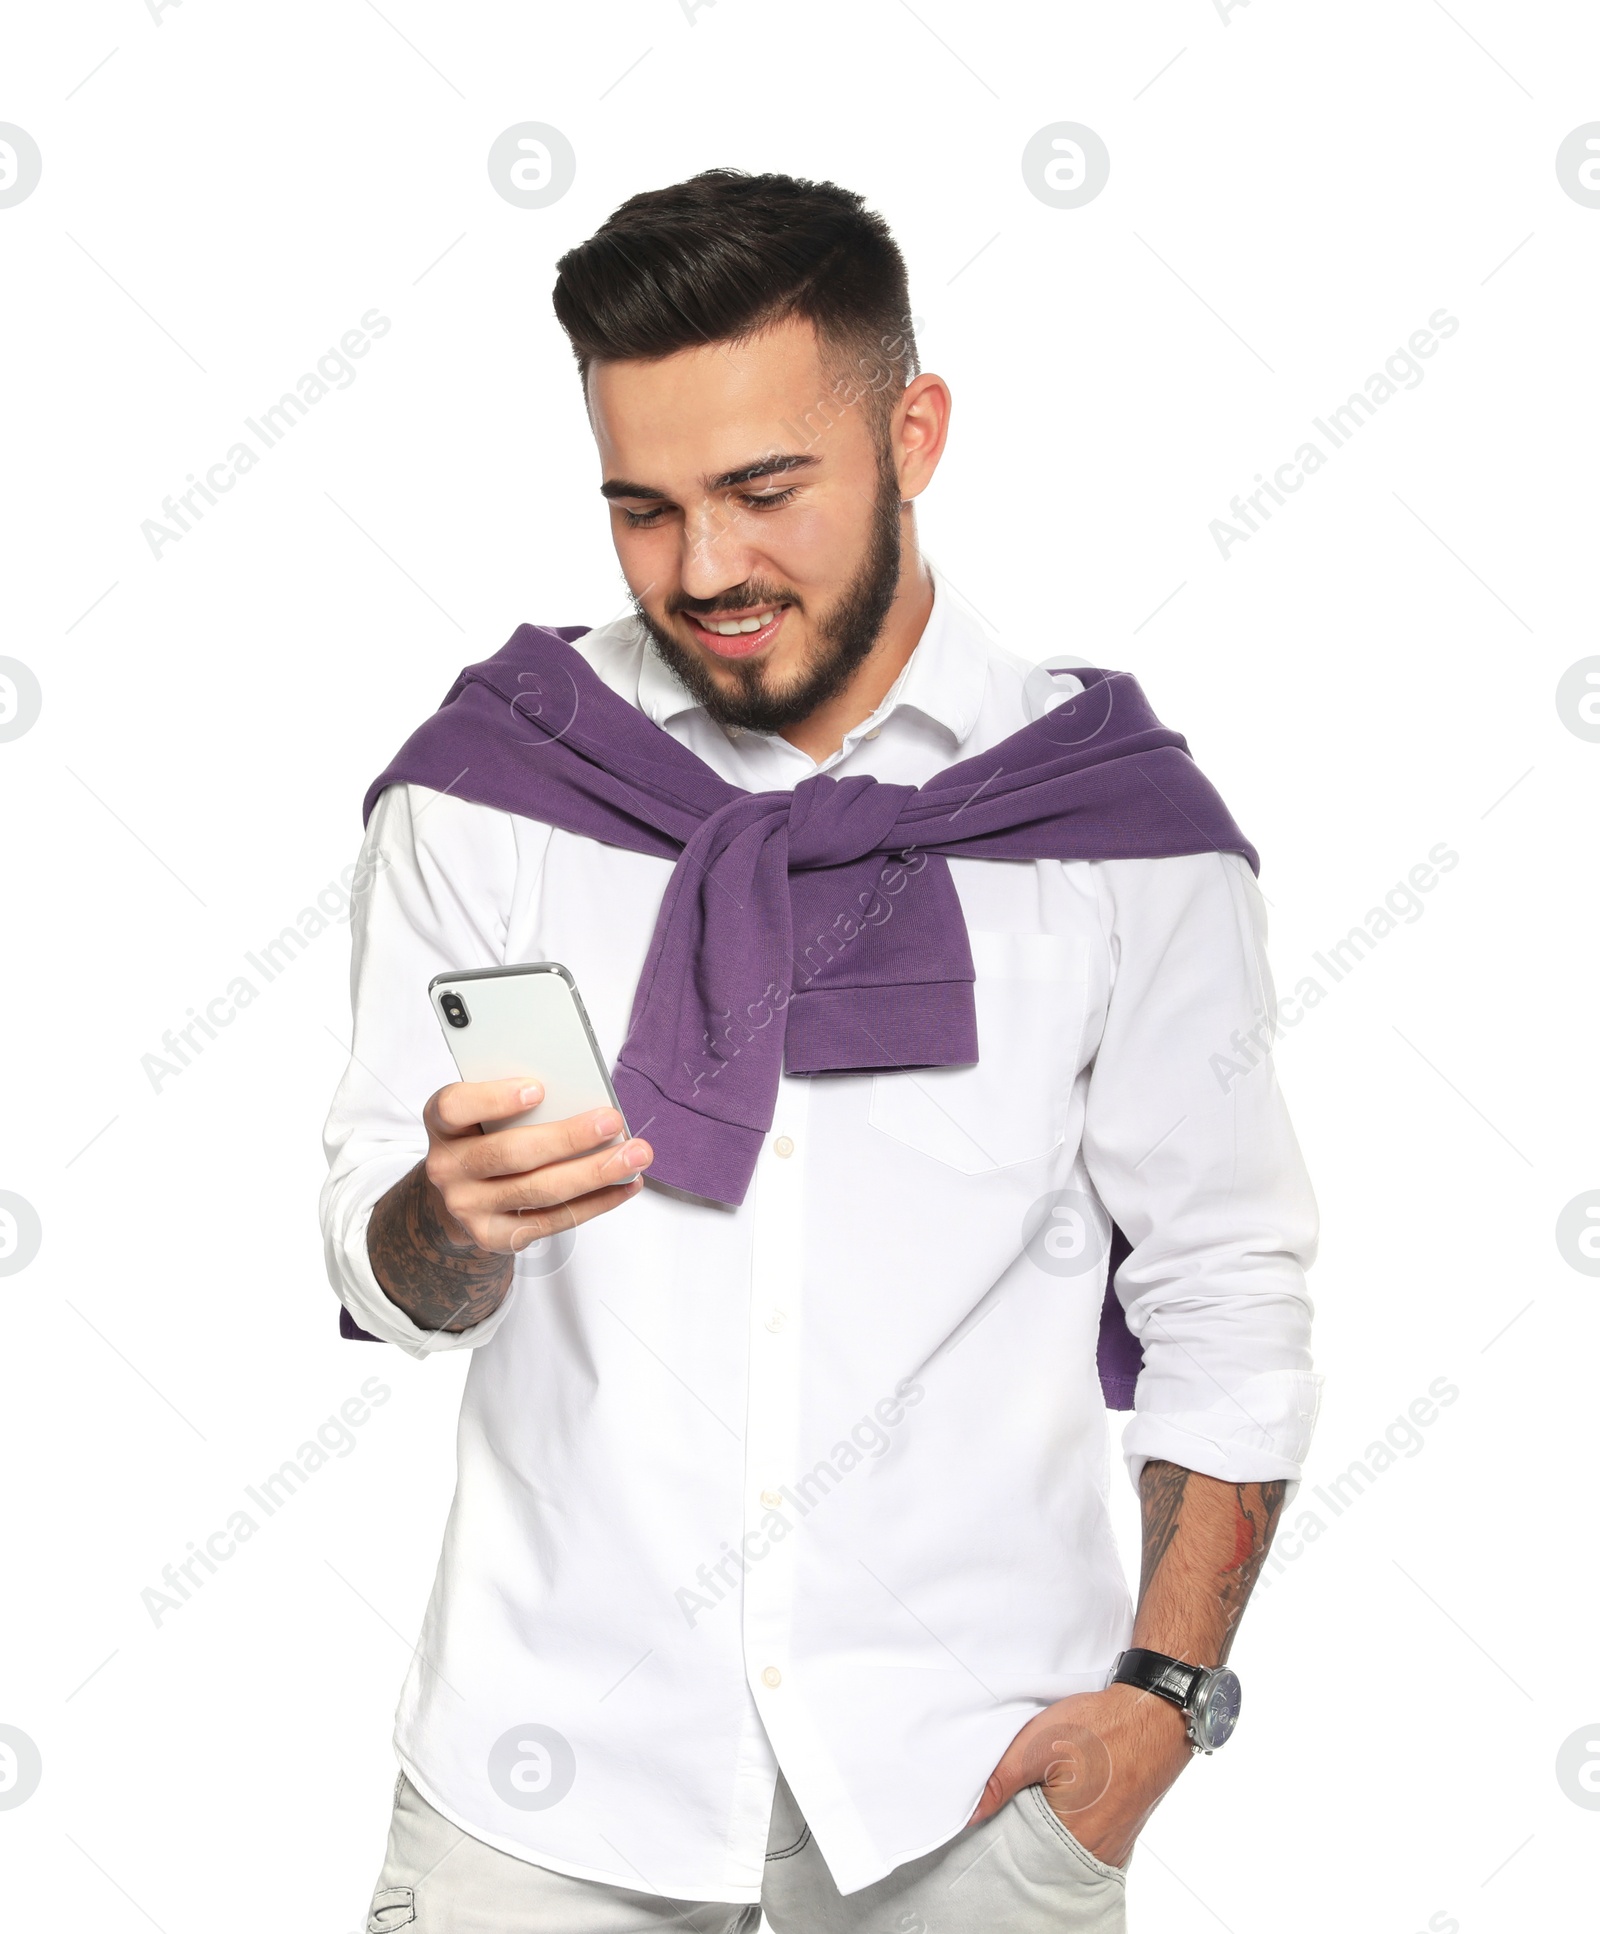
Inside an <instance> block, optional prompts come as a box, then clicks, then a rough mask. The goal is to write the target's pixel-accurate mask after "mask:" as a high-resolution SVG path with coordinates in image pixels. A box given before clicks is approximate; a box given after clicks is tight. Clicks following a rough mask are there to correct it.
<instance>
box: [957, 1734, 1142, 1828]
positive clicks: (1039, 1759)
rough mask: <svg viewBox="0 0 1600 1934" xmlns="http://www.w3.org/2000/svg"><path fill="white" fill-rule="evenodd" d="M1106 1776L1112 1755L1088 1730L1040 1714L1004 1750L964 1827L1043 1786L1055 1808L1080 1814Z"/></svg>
mask: <svg viewBox="0 0 1600 1934" xmlns="http://www.w3.org/2000/svg"><path fill="white" fill-rule="evenodd" d="M1110 1778H1111V1754H1110V1751H1109V1750H1108V1748H1107V1746H1106V1742H1105V1741H1104V1740H1103V1739H1102V1738H1101V1736H1100V1735H1099V1733H1097V1732H1096V1731H1095V1730H1094V1728H1093V1727H1092V1726H1085V1725H1083V1724H1081V1723H1079V1722H1075V1721H1073V1720H1071V1719H1068V1718H1066V1717H1065V1716H1064V1715H1061V1714H1052V1713H1048V1712H1045V1713H1041V1714H1040V1715H1039V1717H1038V1718H1037V1719H1033V1720H1030V1721H1029V1723H1028V1724H1027V1725H1026V1726H1024V1727H1023V1729H1022V1731H1021V1732H1020V1733H1018V1734H1017V1736H1016V1738H1015V1739H1014V1740H1012V1742H1011V1744H1010V1745H1009V1746H1008V1747H1007V1748H1006V1750H1005V1754H1004V1756H1003V1757H1002V1759H1001V1761H1000V1764H999V1765H998V1766H997V1767H996V1768H995V1769H994V1771H993V1772H992V1773H991V1774H990V1775H989V1779H988V1783H987V1785H986V1786H985V1787H984V1789H983V1797H982V1799H980V1800H979V1802H978V1804H977V1807H976V1808H975V1809H974V1811H973V1815H972V1818H971V1819H970V1820H969V1821H968V1822H967V1825H968V1826H976V1825H977V1823H978V1822H979V1821H980V1820H987V1819H990V1818H991V1817H992V1816H993V1815H994V1814H996V1813H998V1812H999V1811H1000V1809H1001V1808H1002V1807H1003V1806H1005V1805H1006V1804H1007V1802H1008V1801H1009V1800H1010V1799H1011V1798H1012V1796H1013V1795H1014V1794H1016V1793H1020V1792H1021V1790H1022V1789H1023V1787H1025V1786H1043V1787H1044V1788H1045V1790H1046V1793H1047V1794H1048V1796H1049V1798H1050V1801H1051V1804H1052V1806H1054V1807H1056V1808H1057V1810H1059V1811H1061V1812H1078V1811H1081V1809H1082V1808H1084V1807H1086V1806H1091V1805H1093V1803H1094V1802H1095V1801H1096V1800H1097V1799H1098V1798H1099V1797H1100V1795H1101V1794H1102V1793H1103V1792H1104V1791H1105V1789H1106V1787H1107V1786H1108V1785H1109V1784H1110Z"/></svg>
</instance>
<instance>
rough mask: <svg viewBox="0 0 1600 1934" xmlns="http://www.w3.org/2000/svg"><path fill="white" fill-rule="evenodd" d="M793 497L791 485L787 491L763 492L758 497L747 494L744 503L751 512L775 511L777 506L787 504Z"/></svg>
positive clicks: (793, 492) (793, 491)
mask: <svg viewBox="0 0 1600 1934" xmlns="http://www.w3.org/2000/svg"><path fill="white" fill-rule="evenodd" d="M794 495H795V486H794V485H793V484H791V485H790V486H789V488H788V489H787V490H764V491H762V492H761V494H760V495H759V496H751V495H750V494H749V493H748V492H747V493H746V495H745V498H744V502H745V504H746V506H747V507H748V508H749V509H751V510H776V509H777V508H778V507H779V505H781V504H786V503H788V501H789V499H790V498H791V497H793V496H794Z"/></svg>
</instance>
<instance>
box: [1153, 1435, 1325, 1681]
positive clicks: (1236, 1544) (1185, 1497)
mask: <svg viewBox="0 0 1600 1934" xmlns="http://www.w3.org/2000/svg"><path fill="white" fill-rule="evenodd" d="M1287 1490H1288V1486H1287V1484H1286V1483H1285V1481H1284V1480H1283V1479H1281V1478H1274V1479H1271V1480H1269V1481H1267V1482H1265V1483H1259V1484H1225V1483H1223V1482H1222V1481H1221V1480H1220V1479H1218V1478H1214V1477H1205V1476H1202V1475H1201V1474H1200V1473H1198V1472H1195V1471H1189V1470H1185V1469H1184V1467H1183V1466H1182V1465H1181V1464H1172V1463H1168V1462H1167V1461H1166V1460H1165V1459H1163V1458H1152V1459H1151V1460H1150V1461H1149V1462H1148V1463H1147V1464H1146V1465H1145V1467H1144V1469H1143V1471H1142V1473H1141V1474H1140V1478H1139V1496H1140V1501H1141V1504H1142V1506H1143V1526H1144V1535H1143V1548H1142V1552H1141V1558H1140V1567H1139V1611H1140V1614H1141V1615H1143V1614H1145V1613H1146V1611H1147V1609H1148V1611H1149V1613H1150V1616H1151V1618H1152V1619H1153V1620H1155V1622H1156V1623H1157V1624H1158V1625H1159V1627H1160V1630H1161V1631H1162V1632H1163V1633H1165V1634H1167V1635H1168V1639H1169V1643H1168V1644H1166V1645H1161V1644H1158V1643H1154V1641H1153V1640H1152V1639H1150V1638H1149V1637H1148V1636H1147V1637H1146V1638H1145V1639H1142V1640H1141V1641H1140V1643H1152V1644H1153V1645H1154V1649H1155V1650H1158V1651H1160V1650H1174V1649H1175V1648H1176V1647H1177V1646H1178V1643H1179V1642H1178V1640H1177V1639H1176V1638H1175V1637H1174V1636H1173V1635H1174V1633H1175V1632H1177V1631H1179V1630H1181V1631H1182V1633H1183V1635H1184V1642H1185V1643H1187V1645H1188V1647H1189V1649H1188V1650H1187V1651H1183V1652H1182V1656H1184V1657H1190V1658H1195V1657H1197V1653H1200V1652H1204V1653H1214V1654H1215V1657H1214V1659H1212V1658H1209V1657H1207V1658H1201V1659H1198V1662H1199V1663H1203V1664H1211V1663H1215V1664H1217V1665H1221V1664H1222V1663H1223V1662H1224V1661H1225V1660H1226V1659H1227V1656H1228V1653H1229V1650H1230V1649H1231V1647H1232V1645H1233V1640H1234V1635H1235V1633H1236V1632H1237V1630H1238V1626H1239V1621H1240V1619H1241V1618H1242V1617H1243V1616H1244V1608H1245V1604H1246V1602H1247V1601H1248V1599H1249V1597H1250V1593H1251V1591H1252V1590H1253V1589H1254V1586H1255V1582H1256V1578H1257V1576H1258V1575H1259V1573H1260V1571H1261V1567H1262V1565H1263V1564H1264V1563H1265V1562H1266V1557H1267V1552H1268V1549H1269V1548H1270V1546H1271V1544H1272V1535H1273V1533H1274V1531H1276V1529H1277V1526H1278V1518H1279V1515H1280V1513H1281V1512H1282V1510H1283V1501H1284V1496H1285V1494H1286V1492H1287Z"/></svg>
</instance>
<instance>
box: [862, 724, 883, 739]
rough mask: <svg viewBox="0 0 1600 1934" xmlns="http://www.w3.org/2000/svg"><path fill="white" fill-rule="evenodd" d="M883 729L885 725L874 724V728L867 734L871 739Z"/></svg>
mask: <svg viewBox="0 0 1600 1934" xmlns="http://www.w3.org/2000/svg"><path fill="white" fill-rule="evenodd" d="M882 730H883V727H882V726H881V725H875V726H873V728H872V730H871V731H870V732H869V733H867V735H866V736H867V737H868V738H869V739H875V738H876V737H877V736H878V734H879V733H880V732H881V731H882Z"/></svg>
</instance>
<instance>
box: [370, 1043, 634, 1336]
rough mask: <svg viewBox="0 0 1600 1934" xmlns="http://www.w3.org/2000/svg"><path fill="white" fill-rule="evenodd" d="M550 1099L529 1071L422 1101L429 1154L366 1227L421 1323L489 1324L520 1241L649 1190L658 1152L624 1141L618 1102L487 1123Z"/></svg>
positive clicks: (397, 1293)
mask: <svg viewBox="0 0 1600 1934" xmlns="http://www.w3.org/2000/svg"><path fill="white" fill-rule="evenodd" d="M543 1099H544V1088H543V1086H542V1084H541V1083H540V1082H538V1081H537V1080H535V1079H530V1078H527V1077H520V1076H519V1077H513V1078H512V1079H510V1080H504V1081H452V1082H451V1083H450V1084H449V1085H448V1086H447V1087H444V1088H441V1089H440V1090H439V1091H438V1093H437V1094H435V1095H433V1096H432V1097H431V1098H430V1099H429V1101H428V1103H427V1106H426V1107H425V1108H424V1109H423V1114H422V1118H423V1123H424V1126H425V1127H426V1129H427V1131H428V1152H427V1154H426V1155H425V1156H424V1157H423V1159H422V1160H421V1161H420V1162H419V1163H418V1164H417V1166H416V1167H415V1168H414V1169H412V1171H411V1172H410V1174H409V1175H406V1176H405V1177H403V1178H402V1179H401V1180H400V1181H399V1182H397V1183H396V1184H395V1186H394V1187H393V1188H392V1189H390V1191H389V1192H388V1194H387V1195H385V1196H383V1197H381V1198H380V1200H379V1201H378V1202H377V1203H376V1205H375V1206H374V1208H373V1211H372V1218H371V1221H370V1223H369V1225H368V1229H367V1253H368V1255H369V1256H370V1258H371V1261H372V1267H373V1271H374V1273H375V1274H376V1276H377V1278H378V1282H379V1285H380V1287H381V1288H382V1290H383V1292H384V1294H385V1295H386V1296H387V1297H388V1298H389V1300H390V1301H391V1302H392V1303H395V1304H397V1305H398V1306H399V1307H400V1308H401V1309H403V1310H404V1311H405V1312H406V1314H407V1315H408V1316H409V1317H410V1318H411V1320H412V1321H413V1322H414V1323H415V1324H416V1325H417V1327H418V1328H419V1329H425V1330H456V1331H459V1330H466V1329H471V1328H472V1327H473V1326H474V1325H476V1324H478V1323H481V1322H482V1321H483V1320H484V1318H485V1317H487V1316H490V1315H492V1314H493V1312H494V1311H495V1310H496V1309H498V1308H499V1306H500V1304H501V1303H502V1302H503V1301H504V1300H505V1297H506V1293H507V1291H508V1290H509V1289H510V1287H511V1279H512V1258H513V1257H515V1256H516V1254H517V1253H518V1251H519V1250H522V1249H526V1248H527V1246H528V1244H529V1243H531V1242H537V1241H538V1240H539V1239H540V1237H542V1236H549V1235H555V1234H558V1233H559V1232H560V1231H561V1230H563V1229H575V1228H577V1227H578V1225H579V1224H580V1223H584V1222H589V1221H592V1220H593V1219H594V1217H595V1216H598V1215H604V1214H606V1212H607V1211H608V1210H610V1209H615V1208H618V1207H620V1206H621V1204H622V1203H624V1202H626V1201H627V1200H628V1198H629V1197H630V1196H633V1195H636V1194H637V1193H638V1191H639V1188H640V1186H641V1183H642V1179H643V1178H642V1171H643V1170H644V1169H646V1168H648V1167H649V1165H650V1163H651V1162H652V1161H653V1160H654V1151H653V1150H652V1149H651V1147H650V1145H649V1143H648V1142H643V1141H640V1140H639V1138H638V1137H637V1136H634V1137H633V1138H632V1139H630V1140H627V1141H624V1142H620V1143H619V1142H617V1141H616V1137H617V1136H618V1135H620V1134H621V1132H622V1129H623V1120H622V1116H621V1115H620V1114H619V1113H618V1111H617V1110H616V1109H614V1108H598V1109H588V1110H585V1111H584V1112H583V1113H582V1114H579V1115H572V1116H569V1117H567V1118H566V1119H565V1120H561V1121H552V1122H533V1123H529V1124H528V1125H527V1126H525V1127H521V1128H498V1129H492V1130H491V1129H485V1128H484V1127H483V1124H484V1123H486V1122H497V1121H504V1120H505V1119H506V1118H507V1117H508V1116H515V1115H517V1114H520V1113H521V1112H523V1111H524V1110H526V1109H529V1108H533V1107H537V1106H538V1104H539V1102H540V1101H542V1100H543Z"/></svg>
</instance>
